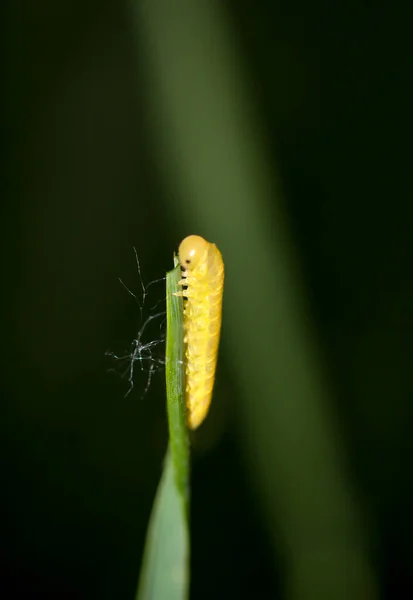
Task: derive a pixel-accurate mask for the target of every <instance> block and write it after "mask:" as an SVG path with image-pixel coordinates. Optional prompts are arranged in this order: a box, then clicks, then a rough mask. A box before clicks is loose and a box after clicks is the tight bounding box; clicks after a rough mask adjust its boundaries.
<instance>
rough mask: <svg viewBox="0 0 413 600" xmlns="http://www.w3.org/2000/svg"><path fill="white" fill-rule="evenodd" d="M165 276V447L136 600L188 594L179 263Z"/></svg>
mask: <svg viewBox="0 0 413 600" xmlns="http://www.w3.org/2000/svg"><path fill="white" fill-rule="evenodd" d="M174 264H175V268H174V269H173V270H172V271H170V272H169V273H167V275H166V319H167V334H166V335H167V337H166V357H165V358H166V396H167V412H168V424H169V445H168V450H167V453H166V458H165V465H164V470H163V474H162V477H161V481H160V483H159V486H158V490H157V492H156V497H155V501H154V504H153V508H152V514H151V518H150V521H149V526H148V532H147V536H146V542H145V550H144V556H143V561H142V567H141V573H140V579H139V586H138V591H137V594H136V600H159V599H162V600H186V599H187V598H188V593H189V579H190V577H189V443H188V431H187V427H186V410H185V370H184V341H183V339H184V328H183V301H182V297H180V296H174V293H175V292H178V291H179V286H178V281H179V280H180V278H181V272H180V267H179V264H178V261H177V259H176V258H175V261H174Z"/></svg>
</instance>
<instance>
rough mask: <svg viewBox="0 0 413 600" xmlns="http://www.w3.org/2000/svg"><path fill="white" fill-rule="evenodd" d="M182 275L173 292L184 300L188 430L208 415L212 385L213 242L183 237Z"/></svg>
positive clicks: (216, 293) (217, 302)
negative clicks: (180, 289) (183, 287)
mask: <svg viewBox="0 0 413 600" xmlns="http://www.w3.org/2000/svg"><path fill="white" fill-rule="evenodd" d="M178 255H179V262H180V264H181V267H182V269H183V273H182V276H183V278H182V279H181V280H180V281H179V285H182V286H186V289H185V290H183V291H181V292H177V295H179V296H183V297H184V299H185V298H186V300H185V304H184V306H185V308H184V326H185V337H184V341H185V344H186V350H185V357H186V408H187V422H188V427H189V428H190V429H196V428H197V427H198V426H199V425H200V424H201V423H202V421H203V420H204V419H205V417H206V415H207V414H208V410H209V406H210V404H211V397H212V390H213V387H214V379H215V368H216V364H217V355H218V346H219V337H220V332H221V321H222V294H223V289H224V262H223V260H222V255H221V253H220V251H219V250H218V248H217V247H216V245H215V244H211V243H209V242H207V241H206V240H204V238H202V237H200V236H199V235H190V236H188V237H186V238H185V239H184V240H183V241H182V242H181V245H180V246H179V253H178Z"/></svg>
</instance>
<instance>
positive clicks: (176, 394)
mask: <svg viewBox="0 0 413 600" xmlns="http://www.w3.org/2000/svg"><path fill="white" fill-rule="evenodd" d="M180 279H181V269H180V266H179V262H178V260H177V259H176V258H175V268H174V269H173V270H172V271H170V272H169V273H167V275H166V365H165V370H166V396H167V411H168V425H169V445H170V450H171V456H172V463H173V466H174V473H175V482H176V486H177V488H178V490H179V493H180V496H181V498H182V502H183V505H184V510H185V513H186V516H187V517H188V516H189V515H188V511H189V442H188V429H187V425H186V407H185V368H184V361H185V355H184V311H183V299H182V296H174V295H173V294H174V293H175V292H177V291H179V286H178V281H179V280H180Z"/></svg>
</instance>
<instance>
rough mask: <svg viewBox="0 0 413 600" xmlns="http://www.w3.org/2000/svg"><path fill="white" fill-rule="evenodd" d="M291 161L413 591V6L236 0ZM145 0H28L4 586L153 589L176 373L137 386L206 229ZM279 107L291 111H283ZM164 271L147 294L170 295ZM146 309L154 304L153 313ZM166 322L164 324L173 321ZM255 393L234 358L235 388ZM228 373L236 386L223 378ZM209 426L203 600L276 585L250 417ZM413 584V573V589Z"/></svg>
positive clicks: (281, 156)
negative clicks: (141, 340)
mask: <svg viewBox="0 0 413 600" xmlns="http://www.w3.org/2000/svg"><path fill="white" fill-rule="evenodd" d="M226 8H227V11H228V15H229V17H230V19H231V25H232V26H233V28H234V30H235V32H236V35H237V38H238V40H239V47H240V51H241V52H242V54H243V61H244V62H245V67H246V72H248V74H249V77H250V78H251V84H252V89H253V91H254V94H255V96H254V98H255V101H256V112H257V114H258V115H259V116H260V119H261V120H262V123H263V124H264V127H265V129H266V134H267V138H268V142H269V145H270V149H271V152H272V155H271V160H272V161H273V164H274V168H275V165H276V169H277V170H278V171H279V173H280V177H281V181H282V184H283V189H284V193H285V198H286V207H287V210H288V213H289V218H290V223H291V227H292V232H293V236H294V243H295V246H296V250H297V254H298V257H299V262H300V264H301V267H302V272H303V276H304V281H305V285H306V288H307V290H308V294H309V297H310V302H311V308H312V311H313V314H314V317H315V319H316V325H317V329H318V331H319V333H320V336H321V339H322V344H323V348H324V351H325V355H326V358H327V364H328V367H329V373H330V377H331V379H332V381H334V389H335V391H336V406H335V411H336V415H337V420H338V422H339V423H340V427H341V430H342V434H343V438H344V440H345V448H346V452H347V453H348V457H349V459H350V461H351V463H352V467H353V472H354V476H355V479H356V480H357V486H358V489H359V490H360V494H361V496H362V498H363V503H364V506H365V507H367V508H366V513H367V514H368V515H369V519H371V523H372V524H373V528H374V530H375V531H376V539H375V544H374V547H373V549H372V553H373V556H372V561H373V563H374V565H375V568H376V575H377V577H378V580H379V583H380V587H381V590H382V592H383V597H386V598H398V597H401V590H402V589H404V590H405V592H404V593H405V594H406V595H405V596H404V597H408V595H409V594H411V593H412V592H413V573H412V566H413V546H412V539H413V518H412V514H413V513H412V508H411V507H412V503H413V494H412V491H413V490H412V469H411V461H412V457H413V436H412V435H411V422H412V409H411V407H412V399H413V367H412V365H413V343H412V339H413V338H412V335H413V308H412V306H413V304H412V299H413V295H412V292H413V278H412V257H413V252H412V250H413V241H412V240H413V236H412V233H411V232H412V225H413V219H412V216H413V214H412V213H413V203H412V186H411V149H410V146H411V133H412V127H411V119H412V117H411V114H412V111H411V106H412V104H413V102H412V101H413V97H412V90H413V85H412V83H413V82H412V77H413V75H412V73H413V71H412V68H411V64H412V51H411V42H410V37H411V27H410V23H411V21H410V19H409V17H410V16H411V15H409V14H404V13H403V10H402V6H401V3H397V2H396V3H392V4H390V3H384V2H382V3H380V2H379V3H367V4H364V5H362V4H360V3H357V2H341V1H340V2H334V3H327V2H318V3H317V4H314V3H311V4H308V3H305V2H302V1H301V2H294V3H291V2H281V3H278V4H277V3H270V2H257V3H254V4H253V5H252V4H251V3H248V2H245V1H243V2H235V1H233V2H230V3H227V6H226ZM129 15H130V13H129V12H128V10H127V6H126V3H125V4H124V3H121V2H114V1H109V0H107V1H106V2H95V1H93V0H89V1H88V2H67V1H66V2H57V3H56V2H55V3H53V2H50V1H49V0H40V1H38V2H29V1H28V0H23V1H22V2H19V3H9V8H8V14H7V17H8V18H7V20H6V24H7V53H6V63H5V65H6V70H5V75H4V81H5V84H6V95H5V100H6V103H5V111H4V123H3V130H4V132H5V133H6V139H7V140H8V142H9V145H8V152H7V155H6V161H5V175H4V179H3V183H4V184H5V193H4V195H3V201H2V209H3V210H2V219H1V225H2V235H1V240H2V257H3V268H2V272H3V293H2V304H3V306H2V309H3V310H2V314H3V326H2V331H3V342H2V347H3V353H2V354H3V358H2V374H1V383H2V389H3V393H2V404H3V407H4V411H2V414H3V417H2V436H1V438H2V457H3V469H2V472H3V486H2V488H3V493H2V515H3V518H4V523H3V528H2V530H3V535H2V560H1V564H2V567H1V570H2V572H3V573H2V587H3V593H2V596H3V597H4V598H21V597H23V596H25V597H26V596H28V595H29V594H30V595H31V596H32V595H33V596H36V595H37V596H39V597H42V598H62V599H64V598H74V597H75V598H88V599H89V600H90V599H91V598H101V599H103V598H108V599H109V598H132V597H133V594H134V590H135V584H136V580H137V575H138V571H139V561H140V557H141V552H142V548H143V542H144V535H145V530H146V524H147V520H148V516H149V513H150V508H151V503H152V500H153V496H154V493H155V489H156V485H157V482H158V480H159V476H160V472H161V466H162V459H163V455H164V452H165V447H166V441H167V439H166V436H167V431H166V420H165V419H166V416H165V409H164V402H165V400H164V384H163V376H162V373H158V374H156V376H155V377H154V382H153V385H152V386H151V389H150V391H149V393H148V394H147V395H146V396H145V397H144V398H143V399H142V400H141V399H140V392H139V390H142V388H143V387H144V386H145V383H146V376H145V374H143V375H142V376H141V375H139V374H138V378H137V381H136V384H135V390H134V391H133V392H132V393H131V394H130V395H129V396H128V397H127V398H126V399H125V398H124V394H125V392H126V391H127V382H125V381H124V380H122V379H121V378H120V377H119V376H116V375H114V374H113V373H108V369H110V368H111V367H112V368H113V367H114V368H116V369H117V368H118V366H117V364H114V363H113V362H111V361H110V360H108V358H107V357H105V351H107V350H112V351H115V352H119V353H121V352H122V351H123V350H124V349H125V348H128V345H129V343H130V341H131V340H132V339H133V337H134V336H135V334H136V331H137V330H138V328H139V327H140V322H139V321H140V314H139V309H138V307H137V305H136V303H135V302H134V300H133V298H132V297H131V296H130V295H128V294H127V293H126V292H125V290H124V289H123V288H122V286H121V285H120V284H119V283H118V277H121V278H122V280H123V281H124V282H125V283H126V284H127V285H128V287H130V288H131V289H132V290H133V291H134V292H135V293H139V290H140V282H139V279H138V277H137V273H136V265H135V262H134V254H133V250H132V247H133V246H136V247H137V251H138V253H139V257H140V260H141V266H142V272H143V278H144V280H145V281H146V282H148V281H149V280H152V279H155V278H157V277H162V275H163V274H164V272H165V270H166V269H168V268H170V266H171V264H172V251H173V249H175V248H176V247H177V245H178V243H179V241H180V240H181V239H182V238H183V237H184V236H185V235H186V234H188V233H192V232H188V231H185V230H184V228H183V226H182V225H181V224H180V221H179V215H176V214H175V213H174V207H173V203H174V198H173V197H172V198H171V197H170V196H169V195H168V194H167V193H166V192H165V187H164V186H163V183H162V180H161V178H160V171H159V169H158V168H157V165H156V160H154V157H153V154H151V152H150V151H149V147H150V145H151V144H150V135H151V133H150V130H149V128H148V127H147V125H146V123H147V113H148V110H150V107H148V106H147V103H146V102H145V94H144V93H142V86H143V85H144V78H143V77H142V73H141V72H140V69H139V66H138V64H139V61H138V60H137V56H136V48H137V47H138V46H139V44H136V40H135V36H136V35H137V33H136V29H135V28H134V27H133V26H132V24H131V23H130V21H129ZM274 106H276V107H277V109H276V110H275V109H274ZM162 294H163V289H162V285H160V286H154V287H153V288H151V296H150V298H149V302H148V303H147V306H146V310H148V311H150V307H151V306H153V304H155V303H156V302H158V301H160V300H161V299H162ZM147 314H149V312H148V313H147ZM150 335H157V333H156V332H154V330H152V333H151V334H150ZM219 387H221V390H227V391H228V394H229V395H230V396H233V397H235V398H236V394H237V388H236V381H234V375H233V373H232V372H231V371H230V370H229V369H228V365H227V361H226V358H225V356H223V360H222V363H221V365H220V373H219V378H218V384H217V388H218V391H217V396H218V397H219ZM221 393H222V392H221ZM216 404H217V402H215V404H214V407H213V411H212V414H211V417H210V420H211V424H210V425H209V427H208V426H205V431H201V432H200V433H199V435H198V437H197V438H196V439H195V440H194V459H193V460H194V465H193V507H192V534H193V559H192V560H193V573H192V584H193V588H192V592H193V597H194V598H210V597H214V598H230V597H233V598H242V597H251V596H252V597H254V594H255V597H268V596H269V597H274V596H275V594H276V590H280V589H281V588H282V577H280V573H281V571H282V569H281V568H280V571H279V572H278V573H276V572H274V568H273V564H274V561H273V548H272V547H271V544H270V540H269V538H268V533H267V530H266V525H265V519H264V518H263V517H262V515H261V513H260V506H259V503H258V502H257V499H256V498H255V495H254V491H253V489H251V487H250V485H249V483H248V479H247V475H246V473H245V470H244V468H243V463H242V459H241V458H240V452H239V448H238V443H239V442H238V438H237V435H236V432H235V430H234V427H233V425H232V422H233V419H232V418H231V415H232V413H233V411H236V400H235V401H234V402H232V403H231V404H230V406H227V407H226V409H225V407H224V409H222V410H221V411H220V409H219V408H218V407H217V406H216ZM407 590H409V593H407Z"/></svg>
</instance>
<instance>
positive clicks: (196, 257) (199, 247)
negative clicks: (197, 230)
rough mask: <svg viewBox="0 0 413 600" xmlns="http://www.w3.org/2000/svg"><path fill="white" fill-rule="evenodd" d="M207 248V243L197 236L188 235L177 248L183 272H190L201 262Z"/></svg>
mask: <svg viewBox="0 0 413 600" xmlns="http://www.w3.org/2000/svg"><path fill="white" fill-rule="evenodd" d="M207 248H208V242H207V241H206V240H204V238H203V237H201V236H199V235H189V236H188V237H186V238H185V239H184V240H183V241H182V242H181V244H180V246H179V251H178V255H179V262H180V263H181V267H182V268H183V269H185V271H192V270H193V269H195V268H196V267H197V266H198V264H199V262H200V261H201V260H202V258H203V256H204V255H205V252H206V250H207Z"/></svg>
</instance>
